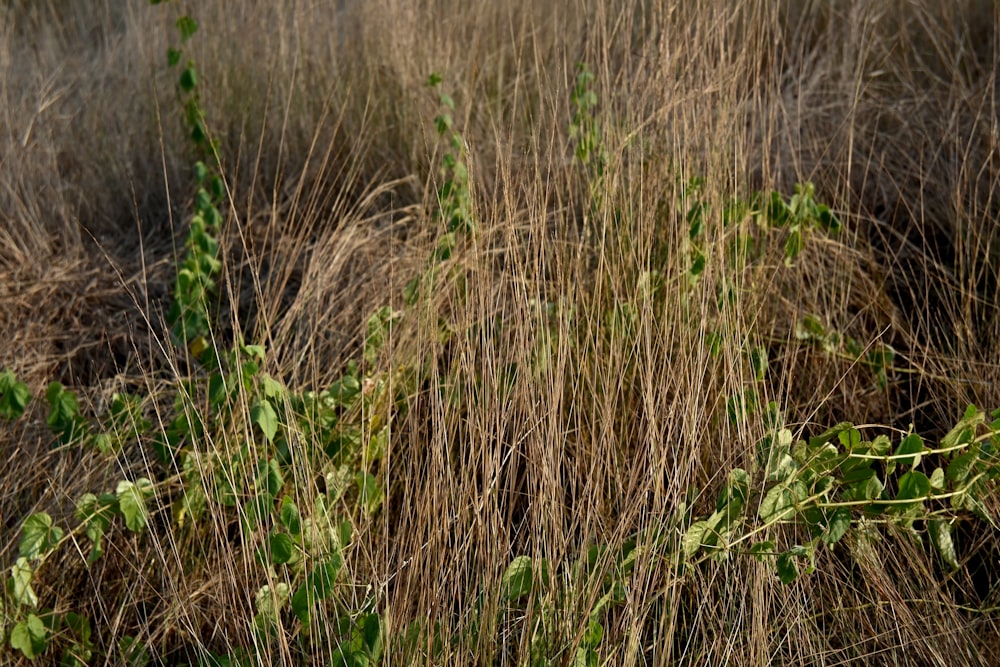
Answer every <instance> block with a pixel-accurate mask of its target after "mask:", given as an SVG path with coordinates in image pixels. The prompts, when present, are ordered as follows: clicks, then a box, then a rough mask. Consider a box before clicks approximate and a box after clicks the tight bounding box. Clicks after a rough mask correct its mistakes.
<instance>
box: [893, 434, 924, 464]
mask: <svg viewBox="0 0 1000 667" xmlns="http://www.w3.org/2000/svg"><path fill="white" fill-rule="evenodd" d="M925 451H926V448H925V447H924V441H923V440H922V439H921V438H920V436H919V435H917V434H916V433H911V434H910V435H908V436H906V437H905V438H903V440H902V442H900V443H899V447H897V448H896V453H895V455H896V456H904V455H908V454H913V456H908V457H906V458H900V459H896V462H897V463H898V464H899V465H904V466H918V465H920V455H921V454H922V453H923V452H925Z"/></svg>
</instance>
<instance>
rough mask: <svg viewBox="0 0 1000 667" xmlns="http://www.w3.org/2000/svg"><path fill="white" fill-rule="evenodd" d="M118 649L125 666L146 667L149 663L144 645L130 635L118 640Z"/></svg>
mask: <svg viewBox="0 0 1000 667" xmlns="http://www.w3.org/2000/svg"><path fill="white" fill-rule="evenodd" d="M118 651H119V653H120V655H121V656H122V660H123V661H124V664H125V665H127V667H146V665H148V664H149V663H150V658H149V652H148V651H147V650H146V646H145V645H144V644H143V643H142V642H141V641H139V640H138V639H136V638H135V637H133V636H131V635H125V636H124V637H122V638H120V639H119V640H118Z"/></svg>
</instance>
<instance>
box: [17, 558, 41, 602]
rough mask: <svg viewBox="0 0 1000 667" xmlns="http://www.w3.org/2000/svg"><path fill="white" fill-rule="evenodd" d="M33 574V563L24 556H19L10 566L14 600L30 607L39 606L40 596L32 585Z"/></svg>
mask: <svg viewBox="0 0 1000 667" xmlns="http://www.w3.org/2000/svg"><path fill="white" fill-rule="evenodd" d="M33 576H34V570H32V569H31V563H29V562H28V559H27V558H25V557H23V556H22V557H21V558H18V559H17V560H16V561H15V562H14V565H13V566H12V567H11V568H10V579H11V586H12V588H13V590H12V593H13V595H14V601H15V602H16V603H17V604H21V605H26V606H28V607H37V606H38V596H37V595H35V591H34V589H33V588H32V587H31V578H32V577H33Z"/></svg>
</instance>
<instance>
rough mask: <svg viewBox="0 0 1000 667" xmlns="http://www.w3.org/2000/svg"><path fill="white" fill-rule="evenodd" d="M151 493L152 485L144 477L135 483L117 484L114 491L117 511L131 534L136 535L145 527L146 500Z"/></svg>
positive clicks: (146, 519) (146, 515)
mask: <svg viewBox="0 0 1000 667" xmlns="http://www.w3.org/2000/svg"><path fill="white" fill-rule="evenodd" d="M152 493H153V484H152V482H150V481H149V480H148V479H146V478H145V477H140V478H139V479H137V480H136V481H135V483H132V482H130V481H128V480H122V481H120V482H118V487H117V488H116V489H115V496H117V498H118V509H119V511H120V512H121V514H122V517H124V518H125V525H126V526H127V527H128V529H129V530H131V531H132V532H133V533H138V532H139V531H141V530H143V529H144V528H145V527H146V523H147V522H148V520H149V511H148V510H147V509H146V498H148V497H149V496H150V495H152Z"/></svg>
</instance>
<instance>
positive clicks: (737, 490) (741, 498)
mask: <svg viewBox="0 0 1000 667" xmlns="http://www.w3.org/2000/svg"><path fill="white" fill-rule="evenodd" d="M749 495H750V475H749V474H748V473H747V471H746V470H743V469H742V468H734V469H733V470H731V471H730V473H729V479H728V480H727V482H726V485H725V486H724V487H723V488H722V490H721V491H720V492H719V499H718V501H716V504H715V509H717V510H721V509H722V508H723V507H725V506H726V505H727V504H729V503H730V502H731V501H734V500H735V501H738V502H740V503H741V504H742V503H745V502H746V499H747V497H749Z"/></svg>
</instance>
